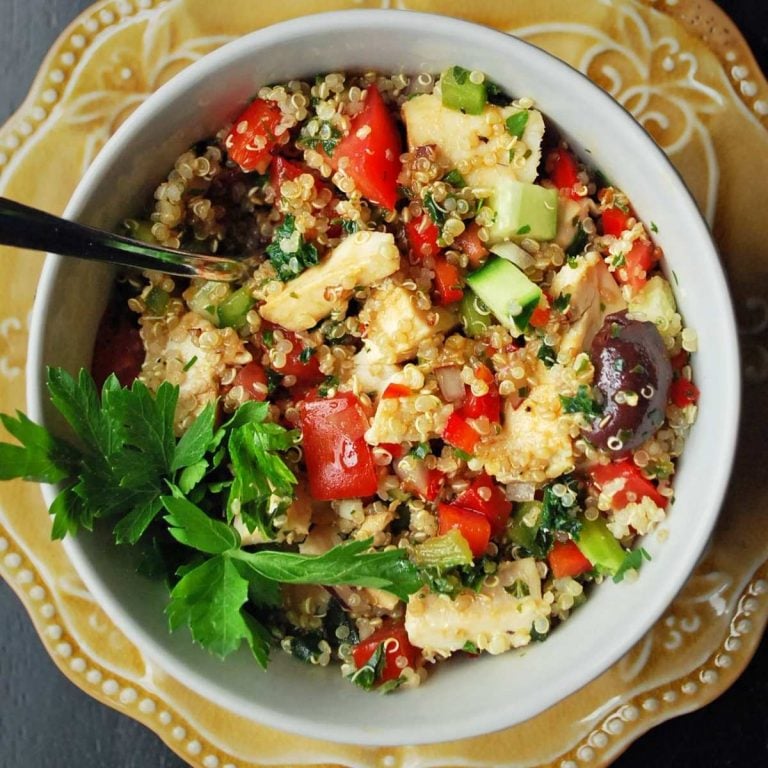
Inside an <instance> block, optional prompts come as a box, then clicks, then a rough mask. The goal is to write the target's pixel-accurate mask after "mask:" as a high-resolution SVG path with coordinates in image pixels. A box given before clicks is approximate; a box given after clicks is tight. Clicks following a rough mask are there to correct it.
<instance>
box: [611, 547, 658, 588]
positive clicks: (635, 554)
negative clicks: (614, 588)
mask: <svg viewBox="0 0 768 768" xmlns="http://www.w3.org/2000/svg"><path fill="white" fill-rule="evenodd" d="M650 559H651V556H650V555H649V554H648V552H646V551H645V549H643V548H642V547H640V548H639V549H632V550H630V551H629V552H627V555H626V557H625V558H624V560H623V562H622V563H621V565H620V566H619V567H618V569H617V571H616V573H615V574H614V575H613V580H614V581H615V582H616V583H617V584H618V583H619V582H620V581H624V577H625V576H626V575H627V571H630V570H632V571H639V570H640V568H641V567H642V565H643V561H644V560H650Z"/></svg>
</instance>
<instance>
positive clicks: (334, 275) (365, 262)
mask: <svg viewBox="0 0 768 768" xmlns="http://www.w3.org/2000/svg"><path fill="white" fill-rule="evenodd" d="M399 267H400V252H399V251H398V250H397V246H396V245H395V239H394V237H393V236H392V235H391V234H390V233H389V232H358V233H356V234H354V235H350V236H349V237H347V238H345V239H344V240H342V241H341V243H339V245H337V246H336V248H334V250H333V252H332V253H331V254H330V256H328V257H327V258H326V259H324V260H323V261H322V262H321V263H320V264H317V265H316V266H314V267H310V268H309V269H307V270H305V271H304V272H302V273H301V274H300V275H299V276H298V277H295V278H294V279H293V280H289V281H288V282H287V283H285V285H283V287H282V288H281V289H280V290H279V291H278V292H277V293H272V294H269V295H268V296H267V300H266V301H265V302H264V304H263V305H262V306H261V307H260V309H259V312H260V314H261V316H262V317H263V318H264V319H265V320H269V321H270V322H272V323H276V324H277V325H280V326H282V327H283V328H287V329H288V330H289V331H305V330H307V329H308V328H311V327H312V326H313V325H317V323H319V322H320V320H322V319H324V318H326V317H328V315H330V314H331V312H334V311H339V312H340V311H343V310H344V309H345V308H346V306H347V302H348V301H349V297H350V295H351V294H352V292H353V291H354V289H355V288H356V287H358V286H368V285H372V284H373V283H376V282H378V281H379V280H383V279H384V278H385V277H388V276H389V275H391V274H392V273H393V272H396V271H397V270H398V268H399Z"/></svg>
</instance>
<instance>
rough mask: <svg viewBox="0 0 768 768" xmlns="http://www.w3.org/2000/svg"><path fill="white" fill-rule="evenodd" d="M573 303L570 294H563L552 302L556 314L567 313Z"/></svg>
mask: <svg viewBox="0 0 768 768" xmlns="http://www.w3.org/2000/svg"><path fill="white" fill-rule="evenodd" d="M570 303H571V294H570V293H561V294H560V295H559V296H556V297H555V298H554V299H553V300H552V308H553V309H554V310H555V311H556V312H565V310H566V309H568V305H569V304H570Z"/></svg>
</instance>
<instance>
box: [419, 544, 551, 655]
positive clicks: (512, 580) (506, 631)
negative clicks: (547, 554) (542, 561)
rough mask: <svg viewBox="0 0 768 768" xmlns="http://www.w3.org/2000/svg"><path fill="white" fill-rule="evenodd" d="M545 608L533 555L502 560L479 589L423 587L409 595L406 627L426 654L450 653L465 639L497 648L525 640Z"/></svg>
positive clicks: (501, 650) (481, 647) (500, 650)
mask: <svg viewBox="0 0 768 768" xmlns="http://www.w3.org/2000/svg"><path fill="white" fill-rule="evenodd" d="M518 595H519V596H518ZM549 613H550V607H549V605H548V603H546V602H545V601H544V600H543V599H542V596H541V578H540V577H539V572H538V570H537V569H536V561H535V560H534V559H533V558H530V557H529V558H525V559H524V560H517V561H514V562H503V563H502V564H501V565H500V566H499V569H498V571H497V572H496V574H494V575H492V576H490V577H488V578H487V579H486V581H485V584H484V586H483V587H482V589H481V590H480V591H479V592H475V591H473V590H469V589H468V590H466V591H464V592H462V593H461V594H460V595H458V596H457V597H455V598H453V599H451V598H450V597H449V596H448V595H442V594H436V593H432V592H429V591H427V590H426V589H424V590H422V591H421V592H418V593H417V594H415V595H412V596H411V598H410V600H409V601H408V606H407V608H406V612H405V628H406V630H407V632H408V639H409V640H410V641H411V643H413V645H415V646H416V647H417V648H421V649H423V652H424V655H425V656H426V657H427V658H434V657H437V656H442V657H447V656H450V655H451V654H452V653H454V652H455V651H460V650H461V649H462V648H464V647H465V645H466V644H467V643H471V644H472V645H474V646H475V647H476V648H477V649H478V650H480V651H487V652H488V653H491V654H499V653H504V651H507V650H509V649H510V648H518V647H520V646H522V645H526V644H528V643H529V642H530V639H531V629H532V627H533V622H534V621H535V620H536V618H538V617H539V616H541V617H547V616H548V615H549Z"/></svg>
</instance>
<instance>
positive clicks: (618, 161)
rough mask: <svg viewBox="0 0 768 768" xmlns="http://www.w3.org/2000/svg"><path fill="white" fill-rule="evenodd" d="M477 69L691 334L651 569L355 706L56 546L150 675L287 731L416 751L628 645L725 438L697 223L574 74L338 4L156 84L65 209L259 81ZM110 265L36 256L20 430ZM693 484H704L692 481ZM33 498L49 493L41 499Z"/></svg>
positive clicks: (134, 168) (476, 729)
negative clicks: (580, 161)
mask: <svg viewBox="0 0 768 768" xmlns="http://www.w3.org/2000/svg"><path fill="white" fill-rule="evenodd" d="M451 64H461V65H463V66H465V67H468V68H472V69H479V70H481V71H484V72H486V73H488V75H489V76H490V77H491V78H493V79H494V80H495V81H496V82H498V83H499V84H500V85H501V86H502V87H504V88H505V89H506V90H507V91H508V92H509V93H512V94H515V95H518V96H523V95H525V96H531V97H532V98H534V99H535V101H536V103H537V106H538V107H539V108H540V109H541V110H542V111H543V112H544V113H545V114H546V115H547V116H548V117H549V118H550V119H552V120H553V121H555V122H556V123H557V124H558V126H560V127H561V128H562V129H563V130H564V132H565V134H566V135H567V136H568V138H569V140H571V142H572V143H573V144H574V145H575V146H576V147H577V148H582V149H585V150H589V158H590V159H591V160H592V161H593V162H594V163H595V165H596V166H597V167H598V168H600V169H601V170H602V171H603V172H604V173H605V174H606V175H607V176H608V177H609V178H611V179H612V180H613V181H614V182H615V183H616V184H617V185H618V186H619V187H621V188H622V189H623V190H624V191H625V192H626V193H627V194H628V195H629V198H630V199H631V200H632V203H633V205H634V206H635V207H636V210H637V211H638V212H639V213H640V215H641V216H642V217H643V218H644V219H645V220H646V221H651V220H652V221H654V222H655V223H656V225H657V227H658V230H659V232H658V235H657V241H658V243H659V245H661V246H662V247H663V249H664V251H665V253H666V259H667V262H666V265H665V268H666V269H667V272H668V273H670V272H671V270H672V269H674V272H675V275H676V279H675V280H673V281H672V282H673V285H674V286H675V290H676V293H677V299H678V302H679V305H680V308H681V311H682V313H683V315H684V317H685V320H686V324H687V325H689V326H690V327H692V328H694V329H696V330H697V331H698V335H699V344H700V351H699V352H698V354H697V355H696V356H695V376H696V382H697V384H698V386H699V387H700V389H701V401H700V405H701V407H700V412H699V417H698V421H697V423H696V425H695V426H694V428H693V430H692V432H691V435H690V438H689V440H688V444H687V446H686V450H685V455H684V456H683V458H682V460H681V461H680V466H679V472H678V475H677V478H676V484H675V488H676V492H677V501H676V502H675V504H674V505H673V508H672V510H671V514H670V516H669V518H668V522H667V523H665V525H664V527H665V529H666V530H667V531H668V534H669V535H668V538H667V539H666V541H665V542H664V543H660V542H659V541H658V540H657V538H656V537H649V538H648V540H647V541H645V542H644V543H643V546H644V547H645V548H646V549H647V550H648V552H650V554H651V555H652V557H653V561H652V562H651V563H649V564H647V565H646V567H645V568H644V569H643V572H642V574H641V576H640V578H639V579H638V580H637V582H635V583H622V584H618V585H617V584H613V583H605V584H603V585H601V586H600V587H599V588H597V589H595V590H594V591H593V593H592V595H591V597H590V599H589V600H588V601H587V602H586V604H585V605H584V606H583V607H581V608H579V609H578V611H576V612H575V614H574V615H573V616H572V618H571V619H570V620H569V621H567V622H566V623H565V624H564V625H562V626H560V627H558V628H557V629H556V630H555V631H553V633H552V635H551V637H550V638H549V639H548V640H547V641H546V642H545V643H539V644H533V645H531V646H529V647H527V648H525V649H524V650H522V651H521V652H513V653H507V654H505V655H502V656H498V657H485V658H482V659H480V660H472V661H471V662H469V663H466V662H462V661H461V660H454V661H453V662H451V663H447V664H444V665H441V667H440V669H438V670H437V671H436V672H435V673H434V674H433V675H432V676H430V678H429V679H428V680H427V682H426V684H425V685H423V686H421V687H420V688H418V689H416V690H412V691H408V692H400V693H398V694H396V695H392V696H379V695H371V694H369V693H365V692H363V691H361V690H359V689H356V688H355V687H354V686H352V685H350V684H349V683H348V682H347V681H344V680H343V679H342V678H341V676H340V675H339V673H338V670H337V669H335V668H313V667H308V666H305V665H303V664H301V663H300V662H297V661H294V660H292V659H291V658H289V657H287V656H286V655H284V654H282V653H281V652H279V651H277V652H275V653H274V654H273V660H272V662H271V664H270V667H269V670H268V671H267V672H262V671H261V670H260V669H259V667H258V666H257V665H256V664H255V662H254V661H253V659H252V658H251V657H250V655H249V653H248V651H246V650H242V651H241V652H240V653H238V654H236V655H234V656H232V657H230V658H229V659H227V660H226V661H225V662H221V661H219V660H217V659H216V658H213V657H212V656H209V655H208V654H207V653H206V652H205V651H203V650H201V649H200V648H198V647H195V646H193V644H192V642H191V638H190V636H189V634H188V633H187V632H186V631H179V632H176V633H175V634H173V635H171V634H169V632H168V629H167V623H166V618H165V616H164V614H163V608H164V605H165V603H166V598H167V595H166V591H165V588H164V587H163V586H162V585H161V584H156V583H151V582H149V581H146V580H145V579H143V578H141V577H139V576H137V575H136V574H135V573H134V571H133V568H132V566H131V564H130V562H129V560H128V558H127V557H126V556H125V555H124V554H123V553H120V552H116V549H115V547H114V546H113V545H112V544H111V543H110V541H109V537H108V535H106V534H101V535H99V534H94V535H79V536H78V537H77V538H76V539H69V540H67V541H66V542H65V546H66V550H67V553H68V555H69V557H70V558H71V559H72V562H73V563H74V565H75V567H76V568H77V570H78V572H79V573H80V575H81V577H82V579H83V581H84V582H85V584H86V585H87V587H88V589H89V590H90V591H91V592H92V594H93V595H94V596H95V598H96V599H97V600H98V602H99V604H100V605H101V606H102V607H103V608H104V610H105V611H106V612H107V613H108V614H109V616H110V617H111V618H112V619H113V621H114V622H115V623H116V624H117V625H118V626H119V627H120V628H121V629H122V630H123V631H124V632H125V634H126V635H127V636H128V637H129V638H130V639H131V640H132V641H133V642H134V643H135V644H136V645H137V646H138V647H139V648H140V649H141V650H142V651H143V652H144V653H146V654H147V655H148V656H149V657H151V658H152V659H154V660H155V661H156V662H157V663H158V664H159V665H160V666H161V667H162V668H164V669H165V670H166V671H168V672H170V673H171V674H172V675H173V676H174V677H176V678H177V679H178V680H180V681H181V682H183V683H184V684H186V685H187V686H189V687H190V688H191V689H193V690H195V691H197V692H198V693H200V694H202V695H204V696H206V697H207V698H209V699H211V700H213V701H215V702H216V703H218V704H219V705H221V706H223V707H225V708H227V709H229V710H232V711H233V712H236V713H238V714H239V715H244V716H247V717H250V718H253V719H254V720H257V721H260V722H263V723H265V724H268V725H271V726H274V727H276V728H279V729H282V730H288V731H295V732H299V733H302V734H305V735H309V736H315V737H319V738H323V739H328V740H332V741H333V740H336V741H343V742H353V743H359V744H391V745H392V744H401V745H403V744H417V743H424V742H437V741H443V740H453V739H459V738H464V737H469V736H474V735H477V734H481V733H484V732H489V731H493V730H496V729H499V728H503V727H506V726H510V725H513V724H515V723H518V722H521V721H523V720H525V719H527V718H529V717H532V716H533V715H535V714H537V713H539V712H541V711H542V710H544V709H546V708H547V707H550V706H551V705H553V704H554V703H555V702H557V701H559V700H561V699H563V698H564V697H566V696H568V695H569V694H571V693H573V692H574V691H576V690H577V689H578V688H580V687H581V686H583V685H585V684H586V683H587V682H589V681H590V680H592V679H593V678H595V677H596V676H597V675H599V674H600V673H601V672H603V671H604V670H606V669H607V668H608V667H609V666H611V665H612V664H613V663H614V662H615V661H616V660H617V659H618V658H619V657H621V656H622V655H623V654H624V653H626V652H627V651H628V650H629V649H630V648H631V646H632V645H633V644H634V643H635V642H637V641H638V640H639V639H640V638H641V637H642V635H643V634H644V633H645V632H647V630H648V629H649V628H650V627H651V625H652V624H653V623H654V622H655V621H656V620H657V619H658V618H659V616H660V615H661V613H662V612H663V611H664V609H665V608H666V607H667V605H668V604H669V603H670V601H671V600H672V598H673V597H674V596H675V594H676V592H677V591H678V590H679V589H680V587H681V586H682V585H683V583H684V582H685V580H686V578H687V576H688V574H689V573H690V572H691V570H692V568H693V567H694V565H695V563H696V561H697V559H698V558H699V556H700V554H701V552H702V550H703V548H704V546H705V544H706V542H707V540H708V538H709V535H710V532H711V530H712V527H713V525H714V523H715V520H716V517H717V513H718V511H719V508H720V504H721V502H722V499H723V495H724V493H725V488H726V483H727V480H728V476H729V472H730V468H731V461H732V457H733V453H734V445H735V438H736V427H737V416H738V404H739V375H738V358H737V342H736V331H735V325H734V321H733V312H732V308H731V304H730V300H729V296H728V290H727V287H726V283H725V280H724V276H723V272H722V269H721V267H720V263H719V260H718V256H717V253H716V251H715V248H714V247H713V244H712V241H711V239H710V235H709V232H708V231H707V227H706V225H705V223H704V221H703V220H702V217H701V215H700V214H699V211H698V209H697V207H696V205H695V203H694V201H693V199H692V198H691V196H690V194H689V193H688V191H687V190H686V188H685V186H684V184H683V182H682V181H681V179H680V178H679V176H678V175H677V173H676V172H675V170H674V168H673V167H672V165H671V164H670V163H669V161H668V160H667V158H666V157H665V156H664V154H663V153H662V152H661V151H660V150H659V149H658V148H657V147H656V146H655V144H654V143H653V141H652V140H651V139H650V137H649V136H648V135H647V134H646V133H645V131H644V130H643V129H642V128H641V127H640V126H639V125H638V124H637V123H635V121H634V120H633V119H632V117H631V116H630V115H629V114H628V113H627V112H625V111H624V110H623V109H622V108H621V107H619V106H618V105H617V104H616V103H615V102H613V101H612V100H611V99H610V98H609V97H608V96H607V95H606V94H605V93H603V92H602V91H600V90H599V89H598V88H597V87H596V86H594V85H593V84H591V83H590V82H589V81H588V80H587V79H586V78H585V77H583V76H582V75H581V74H579V73H578V72H576V71H575V70H573V69H571V68H570V67H568V66H566V65H565V64H563V63H562V62H560V61H558V60H557V59H555V58H553V57H551V56H550V55H548V54H546V53H544V52H542V51H540V50H538V49H537V48H535V47H533V46H531V45H529V44H527V43H524V42H522V41H520V40H517V39H514V38H512V37H509V36H507V35H504V34H502V33H500V32H496V31H493V30H491V29H487V28H484V27H481V26H476V25H472V24H469V23H466V22H462V21H457V20H453V19H450V18H447V17H440V16H427V15H422V14H416V13H410V12H398V11H349V12H342V13H332V14H323V15H318V16H311V17H307V18H303V19H297V20H294V21H289V22H286V23H283V24H279V25H277V26H274V27H270V28H267V29H264V30H261V31H258V32H255V33H253V34H251V35H248V36H247V37H244V38H242V39H240V40H237V41H235V42H233V43H231V44H229V45H227V46H225V47H224V48H222V49H220V50H218V51H216V52H215V53H213V54H211V55H209V56H207V57H205V58H204V59H203V60H201V61H199V62H197V63H196V64H193V65H192V66H190V67H189V68H188V69H186V70H185V71H184V72H182V73H181V74H180V75H179V76H177V77H176V78H174V79H173V80H172V81H171V82H169V83H168V84H167V85H165V86H164V87H163V88H161V89H160V90H159V91H158V92H157V93H156V94H154V95H153V96H151V97H150V98H149V99H147V101H146V102H145V103H144V104H143V105H142V106H141V107H140V108H139V109H138V110H137V111H136V112H135V113H134V114H133V115H132V116H131V117H130V118H129V119H128V120H127V121H126V123H125V124H124V125H123V126H122V127H121V128H120V130H119V131H118V132H117V134H116V135H115V136H114V137H113V138H112V139H111V140H110V141H109V143H108V144H107V146H106V147H105V148H104V150H103V151H102V152H101V154H100V155H99V157H98V158H97V160H96V161H95V162H94V163H93V165H92V166H91V167H90V169H89V170H88V172H87V173H86V175H85V177H84V178H83V180H82V182H81V183H80V185H79V186H78V188H77V190H76V192H75V195H74V197H73V198H72V201H71V203H70V204H69V206H68V208H67V211H66V215H67V216H68V217H70V218H73V219H77V220H79V221H83V222H87V223H89V224H93V225H97V226H102V227H106V228H110V227H115V226H116V225H117V223H118V222H119V221H120V220H121V219H122V218H124V217H125V216H127V215H129V214H131V213H133V212H135V211H136V210H138V209H139V208H140V207H141V206H142V204H143V203H144V201H146V199H147V197H148V195H150V194H151V191H152V189H153V188H154V187H155V186H156V185H157V183H158V182H159V181H160V180H161V178H162V177H163V176H164V174H165V173H166V172H167V169H169V168H170V167H171V166H172V164H173V161H174V159H175V158H176V157H177V156H178V155H179V154H180V153H181V152H182V151H184V150H185V149H186V148H187V147H188V146H189V145H191V144H192V143H194V142H195V141H197V140H199V139H202V138H203V137H206V136H209V135H211V134H213V133H214V132H215V131H216V130H217V129H218V128H219V127H220V126H221V125H222V124H224V123H225V122H227V120H230V119H232V118H233V117H234V115H235V113H236V112H237V111H238V109H239V108H240V107H241V106H242V105H243V104H245V103H246V102H247V101H248V100H249V99H250V98H251V97H252V96H253V94H254V93H255V92H256V90H257V89H258V88H259V87H260V86H261V85H264V84H266V83H270V82H279V81H284V80H286V79H289V78H292V77H304V76H311V75H313V74H315V73H317V72H328V71H334V70H352V69H362V68H374V69H378V70H381V71H406V72H420V71H431V72H439V71H440V70H442V69H444V68H445V67H446V66H449V65H451ZM112 274H113V273H112V271H111V270H110V269H108V268H102V267H99V266H95V265H93V264H89V263H85V262H77V261H73V260H64V259H61V258H60V257H57V256H49V258H48V260H47V262H46V265H45V269H44V271H43V276H42V278H41V282H40V288H39V292H38V296H37V300H36V303H35V309H34V316H33V323H32V334H31V342H30V350H29V368H28V382H29V384H28V386H29V389H28V399H29V410H30V413H31V415H32V417H33V418H35V419H37V420H42V421H43V422H45V423H48V424H54V425H55V424H56V421H55V417H53V416H52V414H51V407H50V404H49V403H48V400H47V397H46V391H45V386H44V379H45V375H44V371H45V366H46V365H63V366H65V367H67V368H68V369H70V370H72V371H76V370H77V369H78V368H79V367H81V366H87V365H88V364H89V360H90V352H91V346H92V343H93V339H94V336H95V330H96V326H97V322H98V319H99V316H100V314H101V312H102V310H103V309H104V306H105V303H106V298H107V293H108V291H109V286H110V280H111V279H112ZM705 477H706V481H705V482H703V481H702V478H705ZM44 493H45V498H46V501H47V502H48V503H50V502H51V501H52V499H53V495H54V490H53V489H52V488H46V489H45V492H44Z"/></svg>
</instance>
